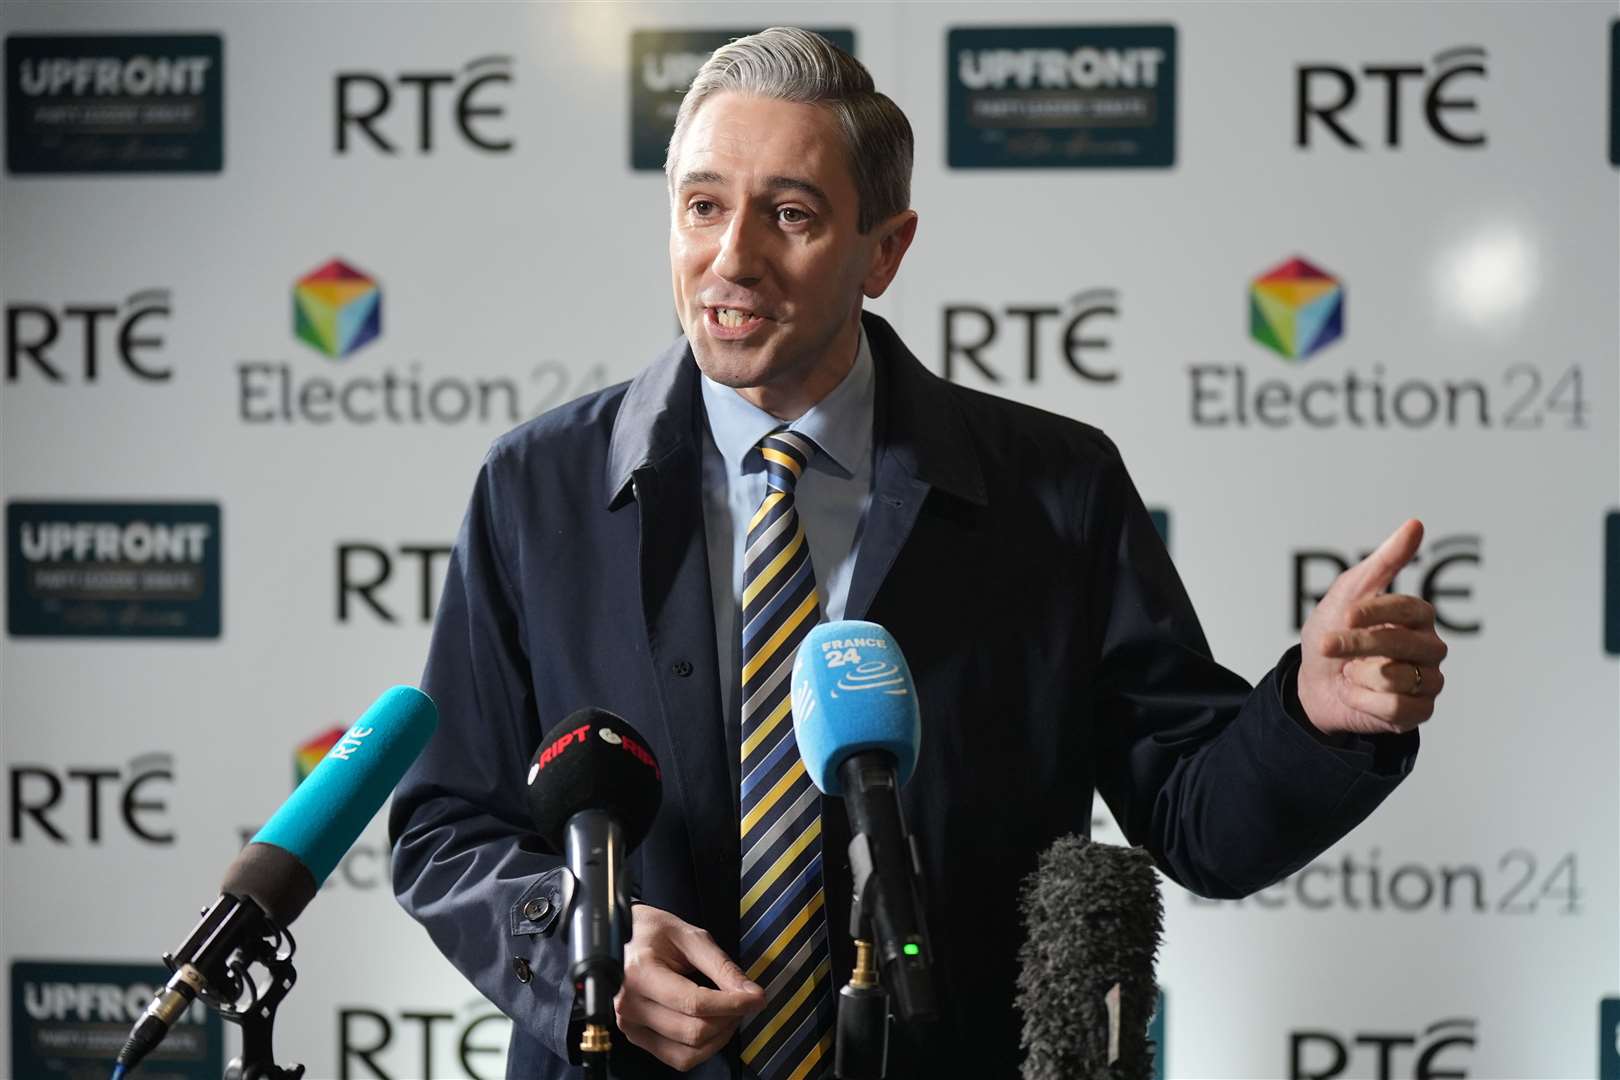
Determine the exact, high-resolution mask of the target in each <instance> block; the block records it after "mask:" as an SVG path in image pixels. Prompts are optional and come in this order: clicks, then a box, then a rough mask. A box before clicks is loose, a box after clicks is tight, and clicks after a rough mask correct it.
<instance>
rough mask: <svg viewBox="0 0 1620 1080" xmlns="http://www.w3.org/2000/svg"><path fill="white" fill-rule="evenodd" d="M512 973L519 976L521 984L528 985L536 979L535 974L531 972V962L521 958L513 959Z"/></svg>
mask: <svg viewBox="0 0 1620 1080" xmlns="http://www.w3.org/2000/svg"><path fill="white" fill-rule="evenodd" d="M512 973H513V974H515V975H516V976H517V981H518V982H520V983H526V982H528V981H529V980H530V979H532V978H534V972H532V971H530V970H529V962H528V961H527V960H525V959H523V957H521V956H514V957H512Z"/></svg>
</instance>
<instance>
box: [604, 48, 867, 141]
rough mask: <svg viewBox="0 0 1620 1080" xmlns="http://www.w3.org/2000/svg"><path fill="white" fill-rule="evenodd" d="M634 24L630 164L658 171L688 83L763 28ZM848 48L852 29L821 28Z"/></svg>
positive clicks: (846, 49)
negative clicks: (716, 56) (714, 57)
mask: <svg viewBox="0 0 1620 1080" xmlns="http://www.w3.org/2000/svg"><path fill="white" fill-rule="evenodd" d="M763 29H764V27H762V26H755V27H745V28H738V29H734V30H717V29H703V30H635V31H632V32H631V34H630V59H629V63H628V65H627V70H628V71H629V74H630V167H631V168H632V169H637V170H643V171H653V170H660V169H662V168H663V167H664V152H665V150H666V149H667V148H668V146H669V137H670V135H671V134H672V133H673V131H674V128H675V114H676V113H677V112H679V111H680V107H681V98H683V97H685V96H686V88H687V87H689V86H691V85H692V79H693V78H694V77H695V76H696V75H697V73H698V69H699V68H701V67H702V66H703V65H704V63H705V62H706V61H707V60H708V59H709V56H710V55H711V54H712V53H713V52H714V50H716V49H718V48H719V47H720V46H722V45H724V44H726V43H727V42H729V41H735V40H736V39H737V38H740V37H747V36H748V35H750V34H754V33H758V32H759V31H760V30H763ZM813 32H814V33H817V34H820V35H821V36H822V37H824V38H826V39H827V40H828V41H830V42H832V43H833V44H834V45H836V46H837V47H838V48H840V49H843V50H844V51H845V52H847V53H850V54H853V53H854V52H855V34H854V32H853V31H851V30H830V29H817V30H814V31H813Z"/></svg>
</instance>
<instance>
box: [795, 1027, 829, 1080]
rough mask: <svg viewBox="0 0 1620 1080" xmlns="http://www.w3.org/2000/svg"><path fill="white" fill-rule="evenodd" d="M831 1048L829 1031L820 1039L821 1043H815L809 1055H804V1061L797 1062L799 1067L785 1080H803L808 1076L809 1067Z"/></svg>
mask: <svg viewBox="0 0 1620 1080" xmlns="http://www.w3.org/2000/svg"><path fill="white" fill-rule="evenodd" d="M831 1047H832V1032H830V1031H829V1032H828V1033H827V1034H825V1035H823V1036H822V1037H821V1041H820V1042H818V1043H816V1045H815V1046H814V1047H813V1048H812V1049H811V1051H810V1053H808V1054H806V1055H805V1058H804V1060H803V1061H801V1062H799V1067H798V1068H797V1069H794V1070H793V1071H792V1072H790V1073H788V1076H787V1080H804V1078H805V1077H806V1076H809V1075H810V1067H811V1066H812V1065H814V1064H815V1063H816V1062H818V1061H820V1060H821V1059H822V1058H823V1057H824V1056H825V1055H826V1053H827V1051H828V1050H829V1049H831Z"/></svg>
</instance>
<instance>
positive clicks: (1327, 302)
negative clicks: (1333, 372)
mask: <svg viewBox="0 0 1620 1080" xmlns="http://www.w3.org/2000/svg"><path fill="white" fill-rule="evenodd" d="M1249 335H1250V336H1251V337H1253V338H1254V340H1256V341H1258V342H1259V343H1260V344H1262V345H1264V346H1265V347H1266V348H1268V349H1270V350H1272V351H1273V352H1275V353H1277V354H1278V355H1279V356H1282V357H1284V358H1286V359H1288V360H1304V359H1305V358H1306V357H1308V356H1311V355H1312V354H1313V353H1316V352H1318V351H1319V350H1321V349H1322V348H1324V347H1325V346H1328V345H1331V344H1332V343H1333V342H1335V341H1337V340H1339V338H1341V337H1343V336H1344V286H1343V285H1342V284H1340V282H1339V279H1338V278H1336V277H1334V276H1333V275H1332V274H1329V273H1328V272H1327V271H1325V270H1322V269H1321V268H1319V267H1316V266H1312V265H1311V264H1310V263H1308V262H1306V261H1305V260H1304V259H1300V258H1293V259H1289V260H1288V261H1287V262H1285V263H1283V264H1282V265H1281V266H1274V267H1272V268H1271V269H1270V270H1268V271H1266V273H1264V274H1262V275H1261V276H1260V277H1257V278H1255V279H1254V281H1253V282H1251V283H1250V285H1249Z"/></svg>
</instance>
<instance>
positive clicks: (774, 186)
mask: <svg viewBox="0 0 1620 1080" xmlns="http://www.w3.org/2000/svg"><path fill="white" fill-rule="evenodd" d="M765 186H766V187H767V188H769V189H770V190H772V191H802V192H804V193H805V194H806V195H808V196H810V197H811V198H812V199H815V200H817V201H818V202H820V203H821V204H822V205H823V206H830V205H831V204H832V200H831V199H829V198H827V193H826V192H825V191H822V190H821V189H820V188H819V187H817V186H816V185H814V184H812V183H811V182H810V181H808V180H806V179H804V178H803V177H802V176H767V177H766V178H765Z"/></svg>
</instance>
